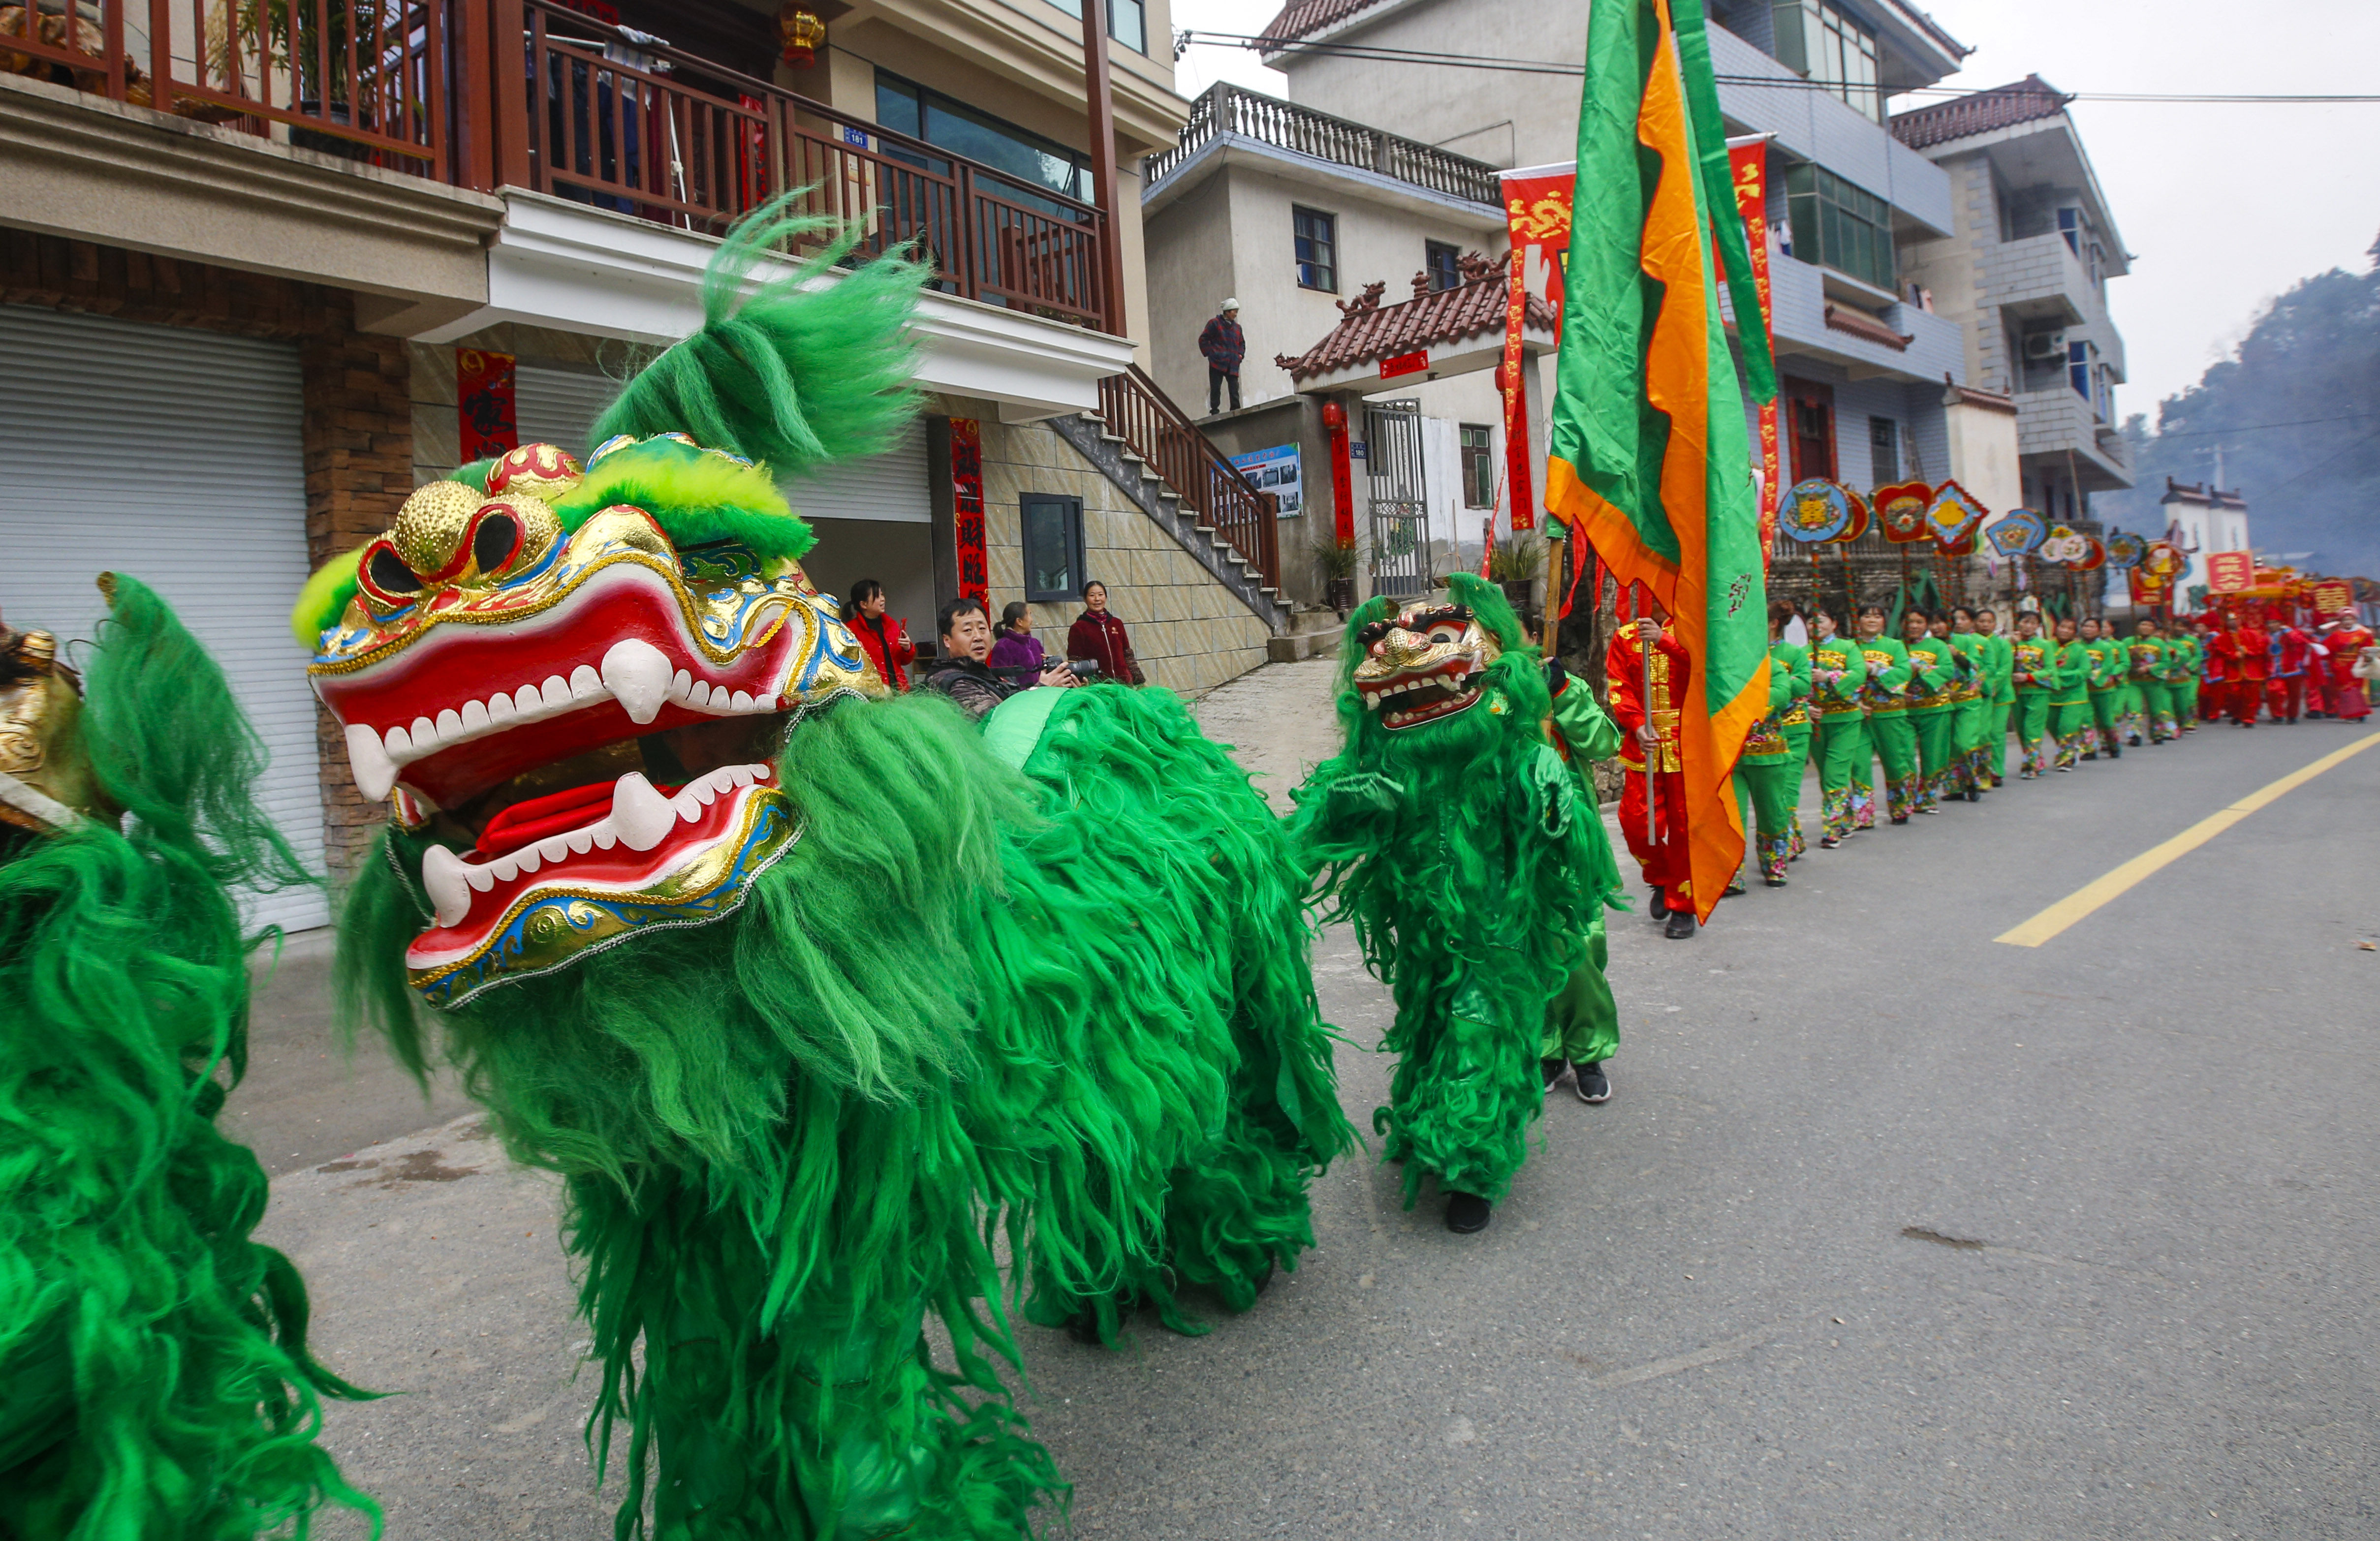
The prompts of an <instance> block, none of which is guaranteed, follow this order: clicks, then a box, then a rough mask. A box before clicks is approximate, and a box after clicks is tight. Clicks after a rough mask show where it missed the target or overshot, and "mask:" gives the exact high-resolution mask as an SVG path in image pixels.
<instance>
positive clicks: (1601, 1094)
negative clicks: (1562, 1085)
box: [1578, 1062, 1611, 1102]
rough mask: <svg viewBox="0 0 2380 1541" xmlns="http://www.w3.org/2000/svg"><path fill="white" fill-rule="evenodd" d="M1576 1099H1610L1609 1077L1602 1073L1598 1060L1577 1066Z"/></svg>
mask: <svg viewBox="0 0 2380 1541" xmlns="http://www.w3.org/2000/svg"><path fill="white" fill-rule="evenodd" d="M1578 1099H1579V1100H1580V1101H1581V1102H1609V1101H1610V1100H1611V1077H1609V1075H1606V1074H1603V1065H1602V1063H1601V1062H1597V1063H1595V1064H1591V1065H1581V1066H1579V1067H1578Z"/></svg>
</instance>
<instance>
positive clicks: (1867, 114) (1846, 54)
mask: <svg viewBox="0 0 2380 1541" xmlns="http://www.w3.org/2000/svg"><path fill="white" fill-rule="evenodd" d="M1771 15H1772V17H1773V18H1774V20H1775V22H1776V27H1777V62H1778V63H1779V64H1781V65H1783V66H1784V67H1786V68H1788V69H1791V70H1793V71H1795V72H1796V73H1798V74H1800V75H1803V76H1805V77H1807V78H1808V79H1811V80H1814V81H1815V82H1817V83H1818V84H1819V85H1822V86H1824V87H1826V88H1827V90H1828V92H1829V93H1831V94H1832V95H1834V96H1836V97H1838V98H1840V100H1841V101H1842V102H1843V103H1844V104H1845V105H1847V106H1849V107H1850V108H1851V109H1852V111H1854V112H1856V113H1858V114H1859V115H1861V116H1863V117H1864V118H1867V119H1868V120H1869V121H1870V122H1873V123H1882V122H1883V121H1884V95H1883V92H1882V91H1879V90H1877V88H1876V34H1875V33H1874V32H1871V31H1869V30H1867V29H1866V28H1865V27H1864V26H1862V25H1860V23H1859V22H1857V21H1855V20H1853V19H1852V18H1851V17H1849V16H1848V15H1846V14H1844V13H1843V12H1842V11H1841V10H1840V9H1838V8H1837V7H1835V6H1830V5H1828V4H1827V0H1776V5H1775V7H1774V9H1773V10H1772V12H1771Z"/></svg>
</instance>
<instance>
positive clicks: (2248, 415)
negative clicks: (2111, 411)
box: [2092, 243, 2380, 577]
mask: <svg viewBox="0 0 2380 1541" xmlns="http://www.w3.org/2000/svg"><path fill="white" fill-rule="evenodd" d="M2373 258H2374V261H2373V265H2372V267H2371V269H2370V270H2369V271H2367V272H2365V273H2360V274H2359V273H2345V272H2342V271H2340V270H2338V269H2336V268H2334V269H2332V270H2331V271H2330V272H2328V273H2320V274H2317V275H2316V276H2314V277H2312V278H2309V279H2306V280H2304V281H2303V282H2302V283H2301V284H2299V285H2297V286H2296V287H2295V288H2293V289H2291V290H2290V291H2289V293H2287V294H2285V295H2283V296H2281V297H2280V298H2279V299H2277V300H2276V301H2274V303H2273V306H2272V308H2271V309H2269V310H2267V311H2265V314H2264V315H2262V316H2260V317H2259V318H2257V320H2256V322H2255V324H2254V326H2253V327H2252V328H2251V329H2250V331H2249V333H2248V335H2247V337H2246V338H2245V339H2244V340H2242V341H2241V343H2240V346H2239V348H2238V349H2237V350H2236V351H2235V352H2234V353H2233V355H2232V356H2231V357H2230V358H2225V359H2223V360H2221V361H2220V362H2218V363H2216V364H2215V365H2214V366H2212V367H2211V368H2209V369H2208V370H2207V371H2206V373H2205V374H2204V376H2203V377H2202V378H2201V379H2200V380H2199V382H2198V383H2197V384H2195V385H2193V386H2192V387H2190V389H2188V390H2186V391H2183V392H2182V393H2181V394H2179V395H2173V396H2168V397H2167V398H2166V399H2165V400H2164V401H2162V402H2160V403H2159V404H2158V406H2157V420H2156V429H2155V432H2150V431H2149V430H2148V425H2147V422H2146V420H2145V418H2144V416H2143V414H2138V413H2136V414H2134V415H2133V416H2132V417H2131V419H2130V420H2128V421H2127V422H2126V423H2125V424H2124V436H2125V437H2126V439H2128V440H2130V441H2131V450H2132V456H2133V459H2132V464H2133V465H2134V467H2136V468H2137V476H2138V484H2137V485H2136V486H2135V487H2134V489H2133V490H2132V491H2130V492H2122V493H2106V494H2102V495H2100V496H2098V497H2095V498H2094V499H2093V500H2092V512H2093V514H2094V515H2095V516H2097V517H2099V518H2101V519H2103V520H2105V521H2106V522H2107V523H2108V524H2111V525H2120V526H2122V527H2123V528H2127V529H2132V530H2138V531H2141V532H2142V533H2143V534H2152V535H2154V534H2157V533H2161V532H2162V531H2163V530H2164V528H2165V519H2164V516H2163V515H2162V514H2160V512H2159V511H2158V508H2157V499H2158V498H2159V497H2160V496H2162V495H2163V494H2164V492H2165V479H2166V478H2167V477H2168V476H2170V477H2172V478H2173V479H2175V480H2177V481H2184V482H2203V481H2206V480H2208V479H2211V478H2212V477H2213V476H2214V474H2215V468H2216V455H2215V453H2214V451H2215V448H2216V445H2218V444H2219V445H2220V446H2222V461H2221V463H2222V467H2223V480H2224V482H2225V484H2226V485H2227V486H2228V487H2230V488H2236V489H2237V490H2239V491H2240V492H2241V493H2242V494H2243V495H2244V496H2245V497H2246V498H2247V501H2248V525H2249V530H2250V532H2251V534H2252V535H2253V539H2254V540H2255V544H2256V549H2257V550H2258V551H2259V552H2264V553H2265V555H2267V556H2285V555H2289V554H2292V553H2296V552H2312V553H2313V555H2312V557H2311V558H2310V559H2309V562H2308V564H2309V565H2311V566H2312V567H2313V568H2315V569H2316V570H2319V571H2322V572H2325V573H2333V574H2356V575H2361V576H2367V577H2380V243H2375V244H2374V248H2373Z"/></svg>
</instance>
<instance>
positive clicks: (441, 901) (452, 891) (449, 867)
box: [421, 845, 471, 926]
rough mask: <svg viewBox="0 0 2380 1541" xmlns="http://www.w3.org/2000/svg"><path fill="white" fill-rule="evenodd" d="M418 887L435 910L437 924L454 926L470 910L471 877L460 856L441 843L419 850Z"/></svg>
mask: <svg viewBox="0 0 2380 1541" xmlns="http://www.w3.org/2000/svg"><path fill="white" fill-rule="evenodd" d="M421 891H422V892H424V893H427V894H428V895H429V896H430V904H431V908H433V909H435V910H436V911H437V912H438V924H440V925H441V926H453V925H455V924H457V923H459V922H460V921H461V920H462V919H463V917H464V916H467V915H469V914H470V913H471V880H470V878H469V876H468V873H467V871H466V869H465V868H464V865H463V858H462V857H460V856H458V855H455V853H454V852H452V851H450V850H448V849H446V847H445V846H443V845H432V846H431V847H430V849H428V850H427V851H424V852H422V853H421Z"/></svg>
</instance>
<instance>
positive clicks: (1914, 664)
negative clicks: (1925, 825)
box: [1900, 605, 1959, 813]
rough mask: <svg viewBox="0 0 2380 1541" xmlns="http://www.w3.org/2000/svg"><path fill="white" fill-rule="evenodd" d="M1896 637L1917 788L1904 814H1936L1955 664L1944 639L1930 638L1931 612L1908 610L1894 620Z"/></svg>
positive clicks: (1946, 767) (1943, 784)
mask: <svg viewBox="0 0 2380 1541" xmlns="http://www.w3.org/2000/svg"><path fill="white" fill-rule="evenodd" d="M1945 629H1946V630H1947V629H1948V628H1947V625H1946V627H1945ZM1900 635H1901V637H1903V639H1904V640H1905V643H1906V645H1907V647H1908V649H1909V726H1910V729H1911V731H1912V733H1913V735H1914V736H1915V738H1916V740H1917V785H1916V788H1915V791H1914V793H1913V795H1912V796H1911V798H1910V811H1911V812H1913V813H1939V812H1941V811H1942V794H1943V792H1944V790H1945V789H1947V788H1948V787H1949V783H1950V713H1951V710H1952V709H1953V708H1954V706H1955V705H1956V704H1957V703H1956V702H1955V701H1954V700H1953V699H1952V697H1951V692H1952V690H1953V689H1954V688H1955V687H1956V686H1958V683H1959V665H1958V662H1957V661H1956V660H1954V659H1953V658H1952V657H1951V656H1950V643H1949V639H1948V638H1947V637H1937V636H1936V635H1935V631H1934V617H1933V615H1932V613H1929V612H1927V611H1923V610H1920V609H1918V608H1917V607H1916V606H1915V605H1911V606H1910V607H1909V610H1908V612H1907V613H1905V614H1903V615H1902V616H1901V618H1900Z"/></svg>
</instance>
